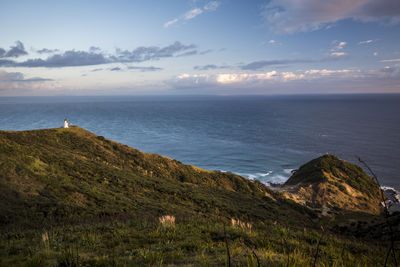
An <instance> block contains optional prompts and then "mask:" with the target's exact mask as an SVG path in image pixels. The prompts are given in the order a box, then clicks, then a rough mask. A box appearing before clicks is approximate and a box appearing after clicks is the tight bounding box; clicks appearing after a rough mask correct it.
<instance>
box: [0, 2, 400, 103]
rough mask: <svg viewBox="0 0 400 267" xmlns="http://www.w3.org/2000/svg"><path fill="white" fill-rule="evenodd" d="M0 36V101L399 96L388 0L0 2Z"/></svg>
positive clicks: (396, 35) (398, 37) (399, 53)
mask: <svg viewBox="0 0 400 267" xmlns="http://www.w3.org/2000/svg"><path fill="white" fill-rule="evenodd" d="M0 36H1V38H0V96H19V95H136V94H138V95H139V94H140V95H152V94H172V95H183V94H194V95H201V94H216V95H242V94H245V95H248V94H262V95H270V94H308V93H313V94H315V93H321V94H326V93H400V1H398V0H379V1H377V0H329V1H319V0H296V1H294V0H270V1H268V0H265V1H261V0H257V1H244V0H243V1H239V0H219V1H200V0H197V1H196V0H187V1H183V0H159V1H144V0H143V1H71V0H70V1H15V0H13V1H11V0H3V1H2V8H1V9H0Z"/></svg>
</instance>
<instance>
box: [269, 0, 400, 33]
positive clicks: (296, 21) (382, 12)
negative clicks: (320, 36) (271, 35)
mask: <svg viewBox="0 0 400 267" xmlns="http://www.w3.org/2000/svg"><path fill="white" fill-rule="evenodd" d="M262 15H263V17H264V19H265V22H266V23H265V24H266V26H267V27H268V28H269V29H270V30H271V31H273V32H275V33H283V34H290V33H294V32H299V31H300V32H301V31H303V32H304V31H314V30H318V29H321V28H325V27H327V26H330V25H333V23H335V22H337V21H339V20H343V19H353V20H359V21H382V22H385V23H387V22H389V24H396V23H399V22H400V1H399V0H379V1H377V0H357V1H349V0H330V1H320V0H298V1H287V0H271V1H269V2H268V3H267V4H265V5H264V7H263V12H262Z"/></svg>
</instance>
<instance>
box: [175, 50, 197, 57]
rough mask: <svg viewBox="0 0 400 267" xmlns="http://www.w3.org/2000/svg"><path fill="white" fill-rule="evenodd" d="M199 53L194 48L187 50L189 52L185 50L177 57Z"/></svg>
mask: <svg viewBox="0 0 400 267" xmlns="http://www.w3.org/2000/svg"><path fill="white" fill-rule="evenodd" d="M197 54H198V52H197V50H192V51H187V52H185V53H183V54H179V55H177V57H187V56H194V55H197Z"/></svg>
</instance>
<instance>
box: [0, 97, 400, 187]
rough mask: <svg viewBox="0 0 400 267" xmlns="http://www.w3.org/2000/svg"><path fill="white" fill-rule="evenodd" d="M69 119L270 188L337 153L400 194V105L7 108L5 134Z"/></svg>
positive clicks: (237, 102) (157, 101)
mask: <svg viewBox="0 0 400 267" xmlns="http://www.w3.org/2000/svg"><path fill="white" fill-rule="evenodd" d="M64 118H67V119H69V120H70V121H71V123H72V124H74V125H79V126H81V127H83V128H86V129H87V130H89V131H92V132H94V133H96V134H98V135H102V136H104V137H106V138H109V139H113V140H115V141H118V142H121V143H124V144H127V145H129V146H132V147H135V148H137V149H140V150H142V151H144V152H152V153H158V154H162V155H165V156H168V157H171V158H174V159H176V160H179V161H181V162H183V163H187V164H193V165H196V166H199V167H202V168H206V169H211V170H222V171H230V172H234V173H238V174H241V175H244V176H246V177H249V178H252V179H254V178H256V179H259V180H261V181H263V182H266V183H268V182H274V183H281V182H284V181H285V180H286V179H287V178H288V177H289V176H290V172H291V170H293V169H297V168H298V167H299V166H300V165H302V164H303V163H305V162H307V161H308V160H311V159H313V158H315V157H318V156H320V155H323V154H325V153H332V154H335V155H337V156H339V157H340V158H342V159H345V160H348V161H351V162H353V163H357V159H356V156H360V157H361V158H362V159H364V160H365V161H366V162H367V163H369V165H370V166H371V168H372V169H373V170H374V171H375V172H376V173H377V174H378V177H379V178H380V180H381V181H382V184H383V185H386V186H391V187H394V188H396V189H397V190H399V189H400V177H399V174H400V95H346V96H345V95H330V96H274V97H264V96H257V97H254V96H252V97H244V96H241V97H223V96H213V97H204V96H197V97H195V96H191V97H171V96H168V97H165V96H164V97H161V96H159V97H143V96H141V97H133V96H130V97H21V98H0V129H1V130H28V129H40V128H54V127H60V126H61V125H62V122H63V120H64Z"/></svg>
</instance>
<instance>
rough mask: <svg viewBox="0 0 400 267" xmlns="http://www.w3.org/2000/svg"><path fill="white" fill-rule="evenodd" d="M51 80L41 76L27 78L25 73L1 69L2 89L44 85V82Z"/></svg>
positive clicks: (0, 84) (0, 88)
mask: <svg viewBox="0 0 400 267" xmlns="http://www.w3.org/2000/svg"><path fill="white" fill-rule="evenodd" d="M51 81H53V80H52V79H46V78H41V77H32V78H28V79H26V78H25V76H24V74H23V73H21V72H6V71H3V70H0V91H7V90H14V89H23V90H26V89H31V88H38V87H43V84H44V83H46V82H51Z"/></svg>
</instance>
